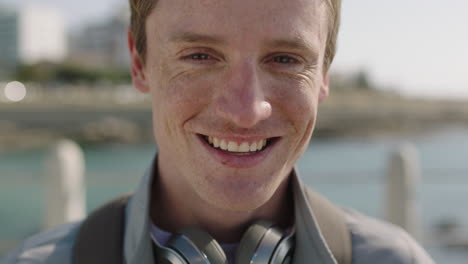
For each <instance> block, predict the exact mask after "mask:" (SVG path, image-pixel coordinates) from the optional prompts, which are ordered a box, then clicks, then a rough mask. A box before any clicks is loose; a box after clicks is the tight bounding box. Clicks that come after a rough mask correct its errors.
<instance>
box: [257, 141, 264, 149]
mask: <svg viewBox="0 0 468 264" xmlns="http://www.w3.org/2000/svg"><path fill="white" fill-rule="evenodd" d="M262 148H263V139H262V140H260V141H258V142H257V150H262Z"/></svg>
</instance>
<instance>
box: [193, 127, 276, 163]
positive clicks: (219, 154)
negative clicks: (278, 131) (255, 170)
mask: <svg viewBox="0 0 468 264" xmlns="http://www.w3.org/2000/svg"><path fill="white" fill-rule="evenodd" d="M198 138H199V139H200V141H201V142H202V145H203V146H205V148H206V149H207V150H208V152H209V153H210V154H211V156H212V157H213V158H214V159H216V160H217V161H219V162H220V163H222V164H223V165H225V166H227V167H231V168H236V169H246V168H252V167H255V166H257V165H259V164H260V163H262V162H263V161H264V160H265V159H266V158H267V157H268V154H269V153H270V152H271V151H272V149H273V147H274V146H275V145H276V143H278V141H279V140H280V139H276V140H274V141H273V142H270V143H269V144H268V146H267V147H266V148H265V149H263V150H262V151H259V152H256V153H253V154H248V155H239V156H237V155H233V154H229V153H228V152H226V151H224V150H221V149H218V148H213V147H212V146H211V145H209V144H208V142H206V141H205V139H203V137H202V136H200V135H199V136H198Z"/></svg>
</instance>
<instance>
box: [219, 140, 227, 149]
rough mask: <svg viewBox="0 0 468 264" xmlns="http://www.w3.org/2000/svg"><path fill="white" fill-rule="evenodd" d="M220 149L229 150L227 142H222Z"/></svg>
mask: <svg viewBox="0 0 468 264" xmlns="http://www.w3.org/2000/svg"><path fill="white" fill-rule="evenodd" d="M219 147H221V149H222V150H228V148H227V144H226V141H224V140H221V143H220V144H219Z"/></svg>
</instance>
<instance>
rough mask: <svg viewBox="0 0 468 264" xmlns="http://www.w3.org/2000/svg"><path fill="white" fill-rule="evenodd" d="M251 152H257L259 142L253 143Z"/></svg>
mask: <svg viewBox="0 0 468 264" xmlns="http://www.w3.org/2000/svg"><path fill="white" fill-rule="evenodd" d="M250 151H252V152H253V151H257V142H254V143H252V145H250Z"/></svg>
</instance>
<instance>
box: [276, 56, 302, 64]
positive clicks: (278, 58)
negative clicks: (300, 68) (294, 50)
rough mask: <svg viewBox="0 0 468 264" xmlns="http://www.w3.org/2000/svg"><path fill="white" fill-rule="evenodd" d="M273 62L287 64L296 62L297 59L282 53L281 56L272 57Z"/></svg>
mask: <svg viewBox="0 0 468 264" xmlns="http://www.w3.org/2000/svg"><path fill="white" fill-rule="evenodd" d="M273 62H275V63H281V64H288V63H297V62H298V61H297V60H296V59H295V58H293V57H290V56H286V55H282V56H276V57H274V58H273Z"/></svg>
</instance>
